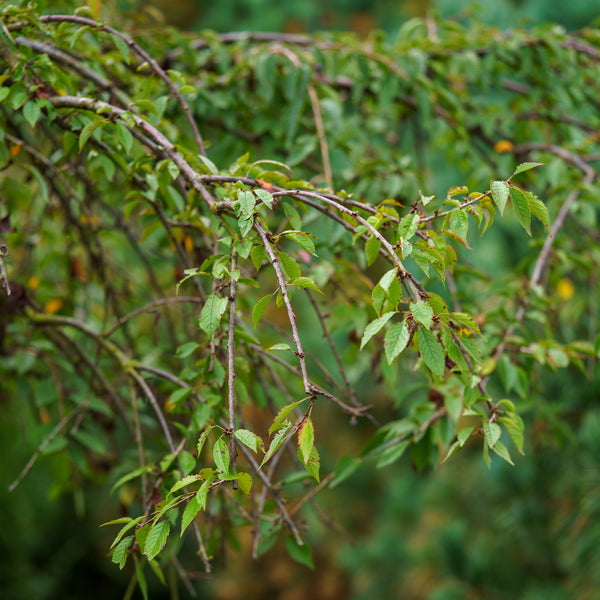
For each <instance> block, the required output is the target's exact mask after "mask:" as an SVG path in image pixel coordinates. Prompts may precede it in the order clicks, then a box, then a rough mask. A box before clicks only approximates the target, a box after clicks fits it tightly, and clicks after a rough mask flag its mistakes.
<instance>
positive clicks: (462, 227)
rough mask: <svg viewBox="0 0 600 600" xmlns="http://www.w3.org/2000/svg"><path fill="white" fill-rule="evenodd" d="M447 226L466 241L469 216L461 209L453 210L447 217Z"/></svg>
mask: <svg viewBox="0 0 600 600" xmlns="http://www.w3.org/2000/svg"><path fill="white" fill-rule="evenodd" d="M449 227H450V231H452V232H453V233H455V234H456V235H457V236H458V237H459V238H461V239H462V240H465V241H466V239H467V234H468V233H469V217H468V216H467V214H466V213H464V212H462V211H461V210H457V211H454V212H453V213H451V214H450V217H449Z"/></svg>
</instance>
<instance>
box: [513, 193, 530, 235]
mask: <svg viewBox="0 0 600 600" xmlns="http://www.w3.org/2000/svg"><path fill="white" fill-rule="evenodd" d="M510 199H511V201H512V205H513V208H514V209H515V215H516V217H517V221H519V224H520V225H521V227H523V229H524V230H525V231H526V232H527V233H528V234H529V235H531V209H530V208H529V201H528V199H527V196H526V195H525V192H524V191H523V190H521V189H520V188H516V187H513V186H511V187H510Z"/></svg>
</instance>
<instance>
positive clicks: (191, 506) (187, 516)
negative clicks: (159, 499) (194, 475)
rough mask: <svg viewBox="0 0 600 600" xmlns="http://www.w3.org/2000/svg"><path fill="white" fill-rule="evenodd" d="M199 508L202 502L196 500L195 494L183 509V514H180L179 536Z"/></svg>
mask: <svg viewBox="0 0 600 600" xmlns="http://www.w3.org/2000/svg"><path fill="white" fill-rule="evenodd" d="M203 485H204V484H203ZM201 510H202V503H201V502H200V501H199V500H198V498H197V496H196V495H194V496H192V497H191V498H190V500H189V502H188V503H187V506H186V507H185V510H184V511H183V515H181V532H180V533H179V537H181V536H182V535H183V532H184V531H185V530H186V529H187V528H188V526H189V524H190V523H191V522H192V521H193V520H194V518H195V517H196V515H197V514H198V513H199V512H200V511H201Z"/></svg>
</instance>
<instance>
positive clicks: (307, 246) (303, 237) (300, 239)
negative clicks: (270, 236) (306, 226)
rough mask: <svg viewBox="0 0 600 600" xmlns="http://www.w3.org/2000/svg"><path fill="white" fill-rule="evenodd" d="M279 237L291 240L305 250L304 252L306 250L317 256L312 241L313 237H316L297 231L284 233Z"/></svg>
mask: <svg viewBox="0 0 600 600" xmlns="http://www.w3.org/2000/svg"><path fill="white" fill-rule="evenodd" d="M279 235H280V236H285V237H287V238H289V239H290V240H292V241H294V242H296V244H298V245H299V246H301V247H302V248H304V250H306V251H307V252H310V253H311V254H315V244H314V242H313V241H312V239H311V238H312V237H315V236H314V235H311V234H310V233H306V232H305V231H297V230H293V231H282V232H281V233H280V234H279Z"/></svg>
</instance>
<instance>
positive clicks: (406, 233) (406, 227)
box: [398, 213, 420, 241]
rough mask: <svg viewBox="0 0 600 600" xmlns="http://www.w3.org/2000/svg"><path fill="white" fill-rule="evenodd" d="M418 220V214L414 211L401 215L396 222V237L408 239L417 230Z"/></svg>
mask: <svg viewBox="0 0 600 600" xmlns="http://www.w3.org/2000/svg"><path fill="white" fill-rule="evenodd" d="M419 221H420V217H419V215H417V214H414V213H411V214H408V215H406V216H404V217H402V220H401V221H400V223H398V237H400V238H402V239H403V240H404V241H408V240H410V238H412V236H413V235H415V232H416V231H417V226H418V225H419Z"/></svg>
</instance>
